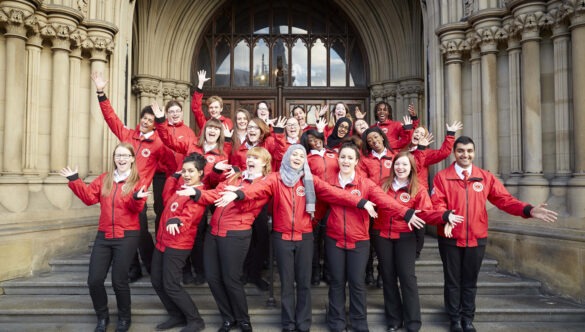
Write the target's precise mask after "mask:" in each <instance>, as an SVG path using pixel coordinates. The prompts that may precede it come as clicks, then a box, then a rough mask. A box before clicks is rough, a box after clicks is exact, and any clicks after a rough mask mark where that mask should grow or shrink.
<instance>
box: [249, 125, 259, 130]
mask: <svg viewBox="0 0 585 332" xmlns="http://www.w3.org/2000/svg"><path fill="white" fill-rule="evenodd" d="M248 129H260V127H258V126H250V125H248Z"/></svg>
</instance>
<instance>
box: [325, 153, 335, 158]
mask: <svg viewBox="0 0 585 332" xmlns="http://www.w3.org/2000/svg"><path fill="white" fill-rule="evenodd" d="M325 155H326V156H327V157H329V158H335V154H333V153H326V154H325Z"/></svg>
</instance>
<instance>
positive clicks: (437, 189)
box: [431, 174, 449, 210]
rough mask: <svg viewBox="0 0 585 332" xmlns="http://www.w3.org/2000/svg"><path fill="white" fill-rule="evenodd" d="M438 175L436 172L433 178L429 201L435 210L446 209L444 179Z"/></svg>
mask: <svg viewBox="0 0 585 332" xmlns="http://www.w3.org/2000/svg"><path fill="white" fill-rule="evenodd" d="M440 175H441V174H437V175H436V176H435V178H434V179H433V192H432V197H431V202H432V204H433V206H434V207H435V209H437V210H448V209H449V207H448V205H447V195H446V186H445V180H444V179H443V177H442V176H440Z"/></svg>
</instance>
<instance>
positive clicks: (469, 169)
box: [455, 163, 473, 180]
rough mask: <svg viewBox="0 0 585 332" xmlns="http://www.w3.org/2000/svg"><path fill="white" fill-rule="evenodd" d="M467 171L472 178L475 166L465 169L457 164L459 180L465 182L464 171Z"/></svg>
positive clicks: (456, 170) (456, 169)
mask: <svg viewBox="0 0 585 332" xmlns="http://www.w3.org/2000/svg"><path fill="white" fill-rule="evenodd" d="M464 169H465V170H467V172H468V173H469V175H468V176H471V172H472V171H473V165H471V166H469V167H468V168H463V167H461V166H459V164H457V163H455V172H457V176H459V178H460V179H461V180H463V179H464V178H465V177H464V176H463V170H464Z"/></svg>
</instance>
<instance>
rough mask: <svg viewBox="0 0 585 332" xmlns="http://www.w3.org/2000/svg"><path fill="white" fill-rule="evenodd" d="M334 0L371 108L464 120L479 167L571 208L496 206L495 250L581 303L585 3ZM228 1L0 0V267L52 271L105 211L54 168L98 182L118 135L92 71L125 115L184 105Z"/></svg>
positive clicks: (516, 188) (539, 198)
mask: <svg viewBox="0 0 585 332" xmlns="http://www.w3.org/2000/svg"><path fill="white" fill-rule="evenodd" d="M275 1H277V0H275ZM282 1H284V0H282ZM282 1H281V2H282ZM284 2H286V1H284ZM317 2H319V1H317ZM324 2H327V3H328V5H330V6H334V7H335V8H337V9H338V10H339V11H340V12H341V13H343V15H345V18H347V19H348V20H349V21H350V23H351V26H352V28H353V29H354V30H355V31H356V34H357V35H358V36H359V39H360V46H361V48H362V52H363V54H364V57H365V58H366V60H365V61H364V63H365V64H366V66H365V68H366V78H367V79H366V84H365V86H364V91H366V95H365V97H364V98H363V103H364V106H365V108H366V110H369V111H371V110H372V109H373V105H374V104H375V103H376V102H378V101H386V102H388V103H389V104H390V105H392V107H393V109H394V112H395V114H394V115H395V116H401V115H403V114H404V113H405V109H406V105H408V104H410V103H413V104H415V105H416V106H417V109H418V110H419V113H420V115H421V118H422V119H423V123H425V124H428V126H429V127H430V130H431V131H432V132H433V133H434V134H435V137H437V138H440V137H442V136H443V135H444V131H445V125H444V124H445V123H446V122H451V121H453V120H462V121H463V124H464V129H463V133H464V134H466V135H469V136H471V137H473V138H474V140H475V141H476V144H477V154H476V160H477V163H478V165H480V166H482V167H484V168H486V169H488V170H490V171H491V172H493V173H494V174H497V175H498V176H499V177H500V178H501V179H502V181H504V182H505V184H506V186H507V188H508V189H509V190H510V191H511V192H512V193H514V194H515V195H517V196H518V197H520V198H521V199H523V200H526V201H529V202H531V203H534V204H536V203H538V202H547V203H548V204H549V206H550V207H552V208H553V209H555V210H558V211H559V212H560V213H561V216H560V218H559V222H558V223H557V224H554V225H545V224H541V223H537V222H534V221H531V220H517V219H516V218H512V217H509V216H507V215H504V214H501V213H499V212H498V211H496V210H495V209H493V210H490V217H491V220H490V223H491V224H490V225H491V229H490V245H489V246H488V253H489V254H490V255H493V256H496V257H497V258H498V259H499V261H500V262H501V267H502V268H504V269H506V270H508V271H510V272H512V273H518V274H522V275H525V276H530V277H533V278H536V279H539V280H541V281H543V282H544V284H545V285H546V287H548V288H549V289H550V290H551V291H552V292H555V293H559V294H563V295H566V296H569V297H572V298H574V299H576V300H578V301H580V302H584V301H585V289H584V288H583V287H582V285H584V284H585V223H584V221H585V219H584V218H585V146H584V145H583V144H580V143H579V142H582V143H583V142H585V131H584V132H583V133H582V132H581V129H585V93H583V91H585V66H582V65H579V62H580V59H585V2H583V1H580V0H549V1H541V0H513V1H512V0H510V1H504V0H449V1H429V0H426V1H425V0H420V1H411V0H363V1H351V0H327V1H325V0H324ZM251 3H252V4H255V3H257V2H253V1H251ZM226 4H228V1H226V0H194V1H191V0H149V1H146V0H103V1H89V0H1V1H0V216H1V218H0V261H1V262H2V264H1V265H2V268H1V269H0V280H6V279H10V278H14V277H18V276H26V275H30V274H32V273H36V272H38V271H42V270H45V269H47V268H48V263H47V262H48V260H49V259H50V258H51V257H54V256H55V255H60V254H63V253H67V252H73V251H78V250H81V249H83V248H84V247H85V246H87V244H88V241H90V240H91V238H92V236H93V235H94V231H95V220H96V216H97V215H98V213H99V208H97V207H90V208H87V207H85V206H83V204H81V203H80V201H79V200H77V199H76V198H74V197H73V195H72V194H71V192H70V190H69V189H68V188H67V186H66V181H64V179H63V178H61V177H60V176H59V175H58V173H57V172H58V170H59V169H60V168H62V167H64V166H65V165H71V166H74V165H77V166H79V170H80V175H81V176H82V177H83V178H85V179H87V180H88V181H89V180H91V179H92V178H94V177H95V176H97V175H98V174H100V173H101V172H103V171H104V170H105V169H107V166H108V164H109V163H110V162H111V160H110V153H111V150H112V148H113V146H114V145H115V144H116V140H115V139H114V137H113V136H112V135H111V134H110V133H109V131H108V128H107V127H106V126H104V121H103V118H102V115H101V112H100V109H99V106H98V103H97V98H96V97H95V92H94V87H93V86H92V83H91V81H90V79H89V77H90V74H91V73H92V72H102V73H104V75H105V76H106V77H107V78H108V79H109V86H108V89H107V94H108V96H109V97H110V99H111V101H112V103H113V106H114V108H115V109H116V111H117V112H118V114H119V116H120V117H121V118H122V119H123V121H124V122H125V123H126V124H127V125H128V126H134V125H135V124H136V122H137V115H138V113H139V111H140V109H141V108H142V107H144V106H146V105H149V104H150V103H151V102H152V101H154V100H157V101H158V102H159V103H165V102H166V101H168V100H170V99H178V100H180V101H182V102H184V104H185V109H187V108H188V104H189V101H190V93H191V91H192V90H191V89H192V88H193V86H194V85H195V84H196V80H197V76H196V74H195V73H196V70H197V69H198V68H197V64H198V63H197V53H198V50H199V49H200V48H201V45H202V42H201V40H202V36H204V35H205V33H206V31H207V29H208V28H209V27H208V26H209V22H210V18H211V17H213V15H215V13H216V12H217V11H218V10H219V9H220V8H223V7H225V6H226ZM218 91H220V92H222V91H223V92H225V93H227V94H230V93H232V92H233V91H235V92H233V94H234V96H236V97H237V95H238V91H240V90H237V89H235V90H233V91H232V90H229V89H228V90H225V89H224V90H221V89H219V90H218ZM263 91H264V92H263V93H272V92H271V91H272V90H270V89H265V90H263ZM301 91H303V93H306V94H307V95H309V96H311V94H312V93H313V94H314V92H311V91H313V90H311V89H309V88H307V89H305V90H301ZM331 91H332V92H331V93H339V91H341V93H343V90H339V89H338V90H335V89H332V90H331ZM336 91H337V92H336ZM357 95H359V94H356V96H357ZM236 97H234V98H235V99H234V100H236V99H237V98H236ZM279 112H282V110H279ZM188 113H189V112H185V115H186V117H187V121H189V116H188ZM371 115H372V114H371V113H370V116H371ZM447 164H448V162H445V163H443V164H442V165H439V167H442V166H445V165H447ZM511 221H512V222H511Z"/></svg>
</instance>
